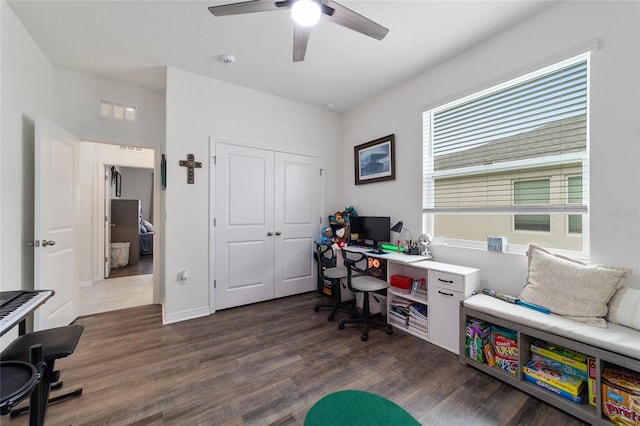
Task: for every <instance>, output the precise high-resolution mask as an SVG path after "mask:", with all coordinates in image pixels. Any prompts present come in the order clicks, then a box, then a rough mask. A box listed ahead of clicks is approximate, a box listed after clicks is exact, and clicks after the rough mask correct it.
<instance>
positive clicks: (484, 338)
mask: <svg viewBox="0 0 640 426" xmlns="http://www.w3.org/2000/svg"><path fill="white" fill-rule="evenodd" d="M490 334H491V326H490V325H489V324H487V323H486V322H484V321H482V320H478V319H475V318H471V319H469V320H468V321H467V343H466V345H465V346H466V347H465V354H466V355H467V357H469V358H471V359H473V360H475V361H478V362H480V363H485V362H486V361H487V360H486V357H485V355H484V351H483V348H484V346H485V345H486V344H487V343H489V335H490Z"/></svg>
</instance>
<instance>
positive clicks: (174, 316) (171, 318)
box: [162, 305, 209, 325]
mask: <svg viewBox="0 0 640 426" xmlns="http://www.w3.org/2000/svg"><path fill="white" fill-rule="evenodd" d="M163 308H164V305H163ZM163 314H164V315H163V318H162V324H163V325H167V324H173V323H176V322H180V321H187V320H190V319H195V318H200V317H206V316H207V315H209V306H208V305H207V306H201V307H199V308H194V309H187V310H186V311H180V312H173V313H167V312H166V311H165V310H164V309H163Z"/></svg>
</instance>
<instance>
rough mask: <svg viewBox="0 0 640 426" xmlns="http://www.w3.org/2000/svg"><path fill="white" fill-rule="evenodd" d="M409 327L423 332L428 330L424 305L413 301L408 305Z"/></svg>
mask: <svg viewBox="0 0 640 426" xmlns="http://www.w3.org/2000/svg"><path fill="white" fill-rule="evenodd" d="M409 327H413V328H415V329H417V330H419V331H421V332H423V333H427V332H428V331H429V320H428V319H427V306H426V305H423V304H422V303H417V302H415V303H413V304H412V305H411V306H410V307H409Z"/></svg>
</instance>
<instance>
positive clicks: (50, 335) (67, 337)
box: [0, 325, 84, 419]
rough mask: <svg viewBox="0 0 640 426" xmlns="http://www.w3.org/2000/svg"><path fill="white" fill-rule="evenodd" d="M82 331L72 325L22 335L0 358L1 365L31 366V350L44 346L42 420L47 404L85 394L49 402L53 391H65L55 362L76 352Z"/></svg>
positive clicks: (15, 412) (19, 411) (76, 392)
mask: <svg viewBox="0 0 640 426" xmlns="http://www.w3.org/2000/svg"><path fill="white" fill-rule="evenodd" d="M83 331H84V326H82V325H69V326H65V327H57V328H51V329H48V330H41V331H35V332H33V333H27V334H23V335H22V336H19V337H18V338H16V339H15V340H14V341H13V342H11V344H9V346H7V348H6V349H5V350H4V351H2V353H1V354H0V361H2V362H5V361H23V362H29V358H30V348H31V346H34V345H42V361H43V362H44V365H45V366H44V370H43V371H42V385H43V390H42V392H43V395H42V397H43V398H42V401H43V405H44V407H43V409H42V411H43V413H42V417H43V419H44V413H45V412H46V406H47V404H50V403H52V402H56V401H60V400H63V399H66V398H70V397H73V396H78V395H81V394H82V388H79V389H76V390H74V391H73V392H69V393H67V394H64V395H59V396H56V397H54V398H49V391H50V390H51V389H59V388H61V387H62V382H61V381H59V379H60V372H59V371H55V370H54V366H55V361H56V360H57V359H60V358H65V357H67V356H69V355H71V354H72V353H73V352H74V351H75V349H76V346H77V345H78V341H79V340H80V336H81V335H82V332H83ZM27 411H29V407H23V408H19V409H16V410H11V417H15V416H17V415H19V414H22V413H25V412H27Z"/></svg>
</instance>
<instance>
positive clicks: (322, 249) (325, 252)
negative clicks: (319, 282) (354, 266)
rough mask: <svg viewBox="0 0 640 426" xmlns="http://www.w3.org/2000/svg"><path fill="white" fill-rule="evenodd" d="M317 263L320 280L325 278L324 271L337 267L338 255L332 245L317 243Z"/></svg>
mask: <svg viewBox="0 0 640 426" xmlns="http://www.w3.org/2000/svg"><path fill="white" fill-rule="evenodd" d="M315 258H316V261H317V262H318V279H323V278H324V270H325V269H327V268H334V267H335V266H336V253H335V251H333V247H331V245H330V244H321V243H318V242H316V255H315Z"/></svg>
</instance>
